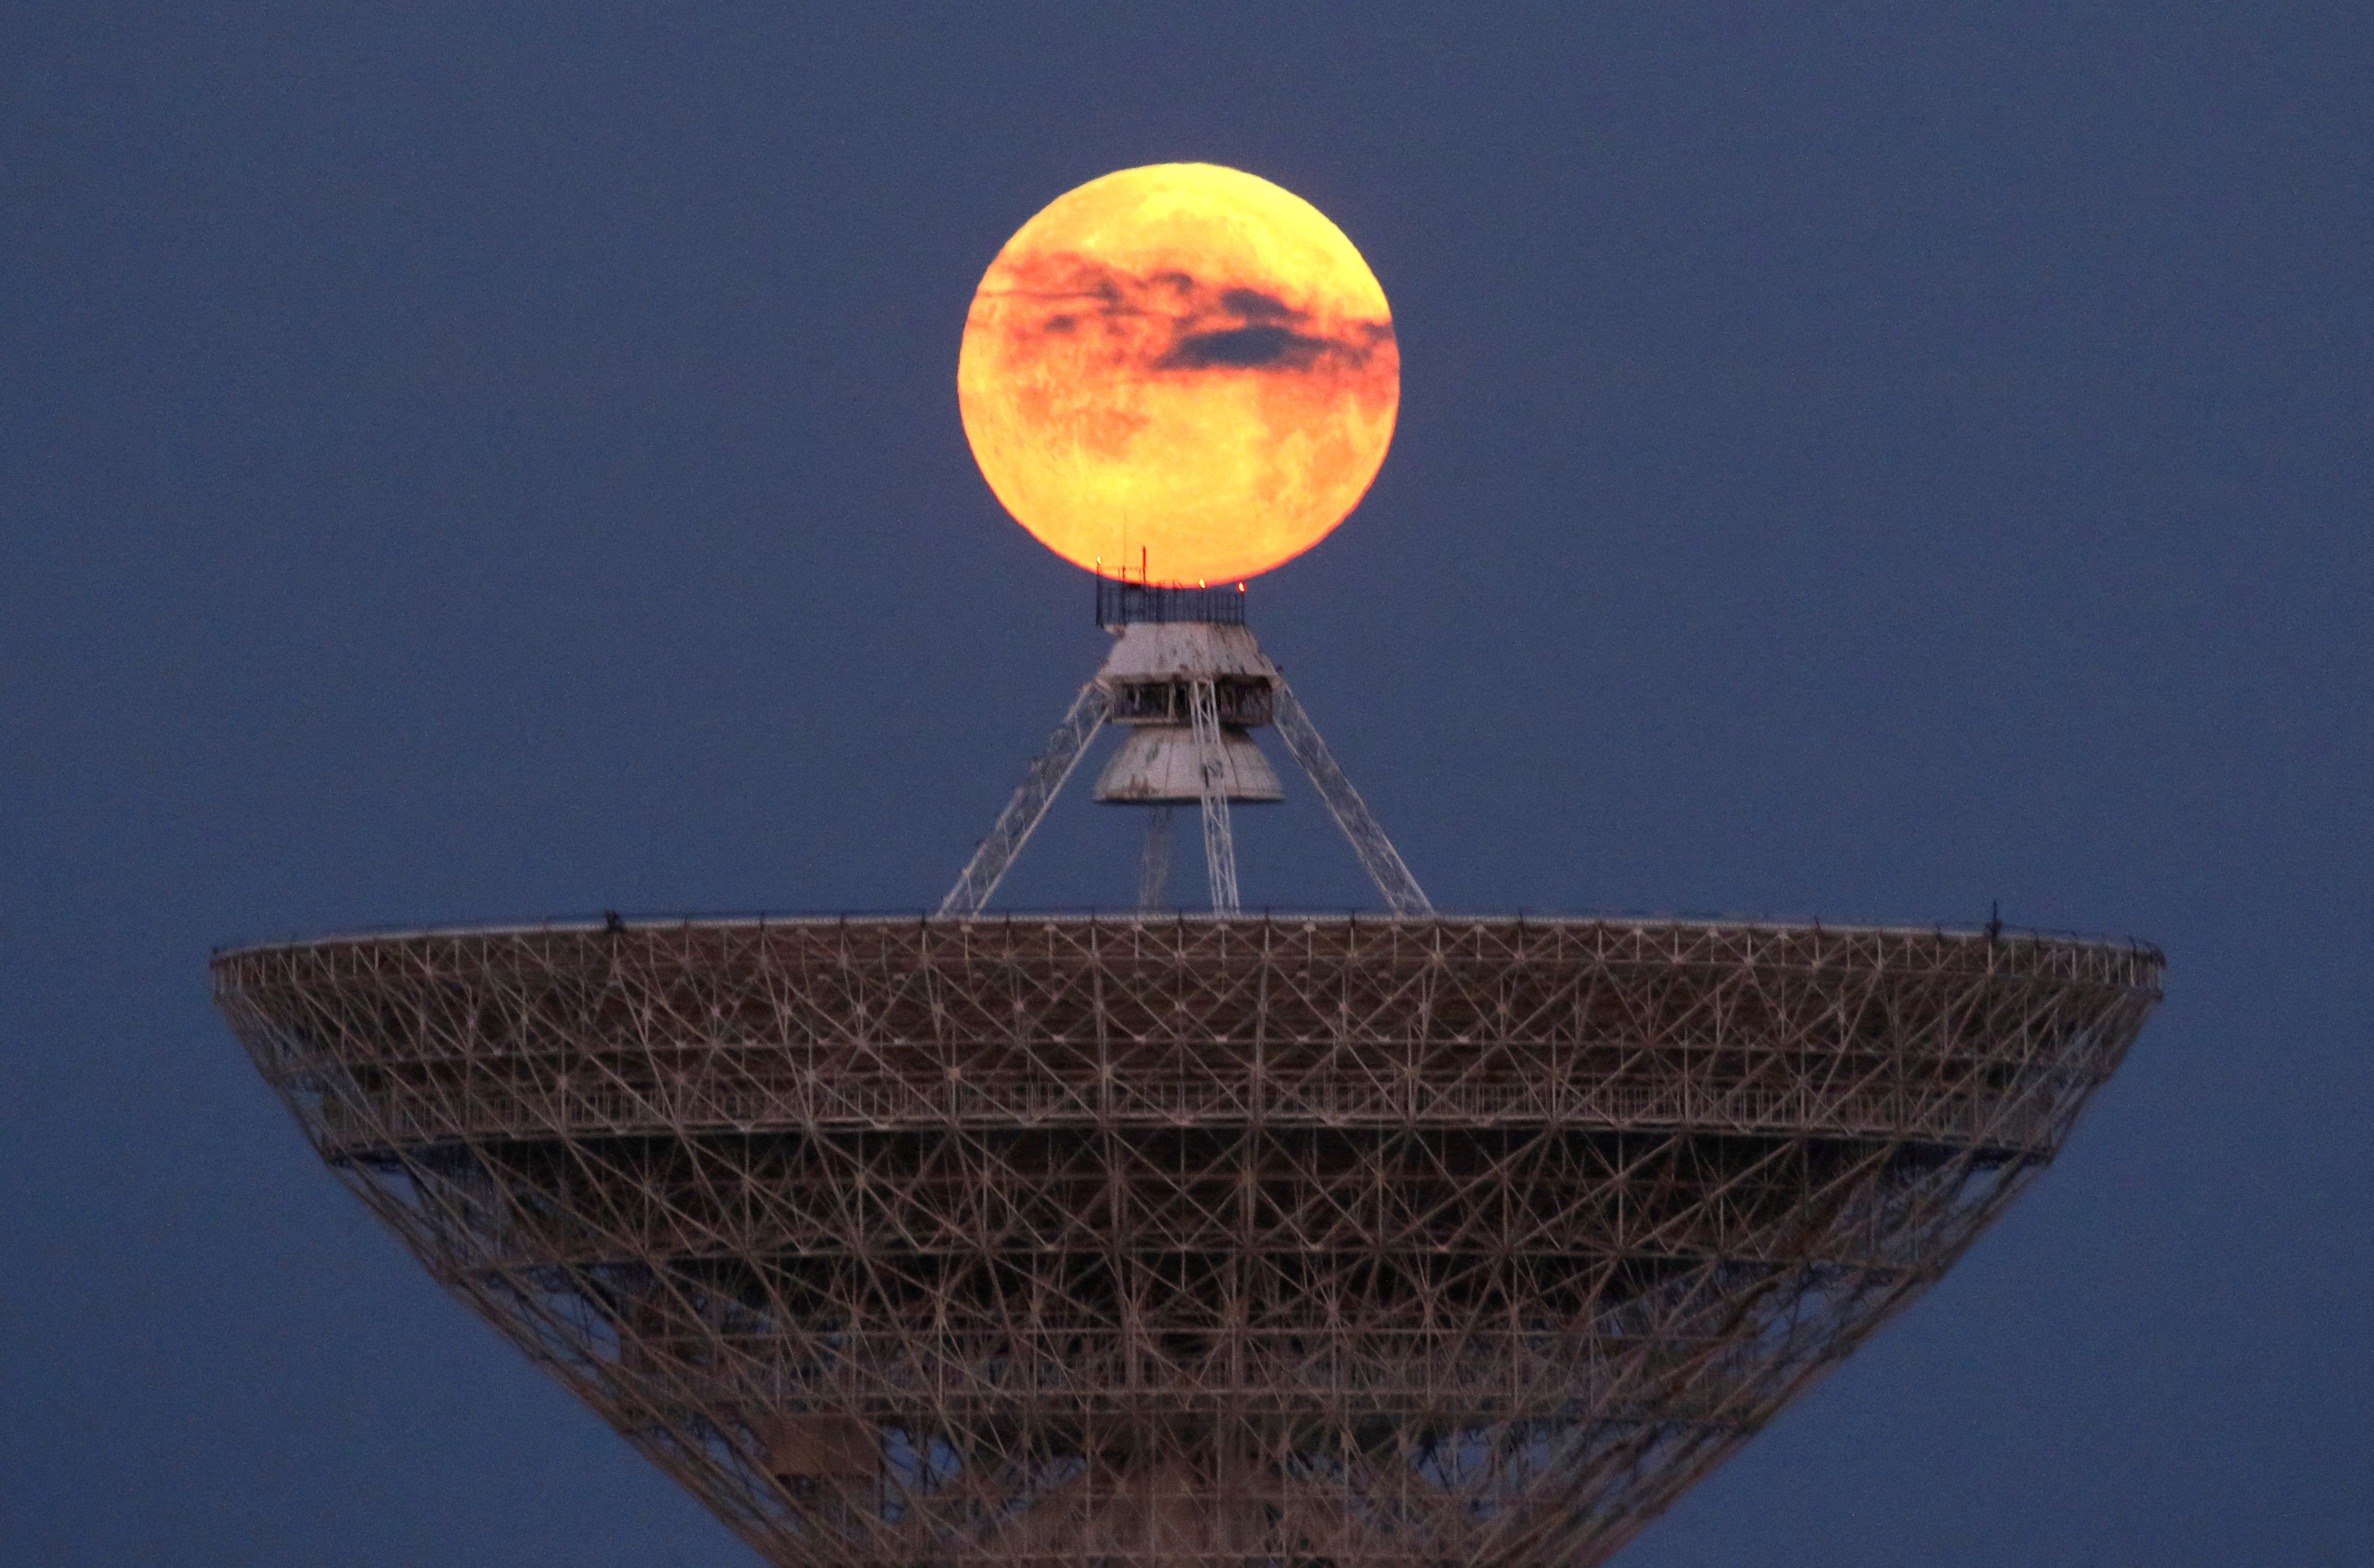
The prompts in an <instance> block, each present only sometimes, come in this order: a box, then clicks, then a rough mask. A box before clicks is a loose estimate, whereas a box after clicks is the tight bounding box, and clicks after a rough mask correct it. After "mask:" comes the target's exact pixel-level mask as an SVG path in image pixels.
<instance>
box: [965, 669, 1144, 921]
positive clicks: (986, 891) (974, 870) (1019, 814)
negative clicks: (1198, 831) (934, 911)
mask: <svg viewBox="0 0 2374 1568" xmlns="http://www.w3.org/2000/svg"><path fill="white" fill-rule="evenodd" d="M1110 708H1111V702H1110V700H1109V699H1108V698H1107V697H1106V696H1105V692H1104V688H1102V687H1100V686H1099V685H1098V684H1097V683H1096V682H1095V681H1090V682H1088V684H1087V685H1086V686H1083V687H1081V688H1080V694H1079V695H1078V696H1077V697H1075V698H1074V699H1072V706H1071V710H1070V711H1069V712H1068V713H1065V714H1064V722H1063V723H1062V724H1060V725H1056V726H1055V733H1054V734H1052V735H1051V736H1049V737H1047V745H1046V747H1045V749H1042V750H1041V751H1040V753H1039V756H1038V759H1037V760H1035V761H1033V762H1032V763H1031V764H1030V772H1028V773H1027V774H1025V775H1024V776H1023V780H1022V787H1021V788H1020V789H1017V790H1016V791H1015V792H1014V798H1013V799H1011V800H1009V801H1007V802H1006V803H1005V810H1003V811H1001V812H999V813H998V815H997V822H996V824H995V825H994V826H993V827H992V828H991V829H990V830H989V837H987V838H985V839H983V840H981V846H980V847H979V848H977V849H975V850H974V851H973V852H972V859H971V860H970V861H968V862H967V863H966V865H965V868H964V875H963V876H961V877H958V878H957V885H956V886H955V887H953V888H950V889H949V890H948V896H947V897H946V898H945V899H942V900H941V901H940V913H941V914H980V913H981V906H982V905H984V904H986V903H988V902H989V895H990V894H992V893H993V892H995V891H996V890H997V884H998V883H1000V882H1002V881H1004V880H1005V873H1006V871H1007V870H1008V869H1009V868H1010V867H1012V866H1013V865H1014V857H1015V856H1016V855H1020V854H1021V853H1022V846H1023V845H1024V844H1025V843H1028V842H1029V838H1030V832H1031V830H1032V829H1034V828H1036V827H1038V825H1039V819H1040V818H1041V817H1044V816H1046V815H1047V808H1048V807H1049V806H1051V805H1052V804H1053V803H1054V799H1055V792H1056V791H1057V790H1059V789H1062V788H1063V787H1064V780H1065V779H1068V778H1070V777H1071V776H1072V770H1073V769H1074V768H1076V767H1078V766H1079V765H1080V758H1081V757H1082V756H1083V755H1085V754H1086V753H1087V749H1088V742H1089V741H1091V740H1093V739H1095V738H1096V734H1097V730H1098V728H1099V726H1100V725H1103V723H1104V722H1105V714H1106V713H1108V712H1109V711H1110Z"/></svg>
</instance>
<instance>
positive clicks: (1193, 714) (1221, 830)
mask: <svg viewBox="0 0 2374 1568" xmlns="http://www.w3.org/2000/svg"><path fill="white" fill-rule="evenodd" d="M1187 718H1188V722H1189V723H1190V724H1191V725H1193V727H1194V731H1195V756H1196V760H1197V762H1198V763H1199V764H1200V766H1199V767H1198V768H1197V770H1196V772H1197V773H1198V775H1199V776H1200V778H1201V780H1202V783H1203V788H1204V869H1205V873H1206V875H1207V876H1208V878H1209V879H1210V881H1211V884H1212V911H1213V913H1214V914H1236V913H1237V835H1236V832H1235V831H1234V830H1233V829H1232V828H1231V827H1230V826H1229V824H1228V762H1227V760H1226V759H1225V758H1223V757H1222V756H1221V754H1220V696H1219V691H1218V690H1217V688H1216V687H1215V685H1214V684H1213V683H1212V682H1211V681H1209V680H1197V681H1192V682H1190V683H1189V684H1188V687H1187Z"/></svg>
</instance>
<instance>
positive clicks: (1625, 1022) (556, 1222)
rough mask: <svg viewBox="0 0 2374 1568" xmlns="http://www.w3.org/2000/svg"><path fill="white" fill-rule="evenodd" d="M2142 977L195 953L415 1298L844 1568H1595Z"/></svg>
mask: <svg viewBox="0 0 2374 1568" xmlns="http://www.w3.org/2000/svg"><path fill="white" fill-rule="evenodd" d="M1224 695H1225V694H1224V693H1219V692H1216V693H1215V701H1216V703H1217V702H1218V701H1219V700H1220V699H1221V697H1222V696H1224ZM1191 716H1192V715H1191ZM1160 761H1161V759H1159V758H1155V759H1152V760H1151V761H1150V762H1149V763H1148V767H1149V768H1152V767H1153V766H1154V764H1156V763H1160ZM1166 765H1167V764H1166ZM1066 768H1068V764H1066ZM1144 776H1148V777H1152V776H1157V773H1156V772H1146V773H1145V774H1144ZM1060 783H1061V779H1060V777H1056V778H1054V779H1053V780H1052V784H1060ZM1052 784H1050V786H1049V787H1050V788H1051V789H1052ZM1245 787H1247V788H1248V789H1250V788H1252V784H1247V785H1246V786H1245ZM1025 832H1026V833H1027V829H1026V830H1025ZM1015 842H1016V843H1017V845H1018V843H1019V837H1018V836H1017V839H1016V840H1015ZM994 882H995V878H994V877H990V878H986V879H985V880H984V881H983V882H982V883H981V894H982V896H984V897H985V896H986V893H987V891H988V889H989V888H991V887H993V886H994ZM2160 973H2161V960H2160V957H2159V955H2158V954H2157V952H2156V951H2153V950H2151V949H2143V948H2135V947H2129V946H2122V945H2116V944H2107V943H2090V942H2079V941H2072V940H2046V939H2040V938H2028V937H2007V936H2004V935H2002V934H2001V933H2000V932H1998V931H1994V930H1990V931H1988V932H1985V933H1969V934H1949V933H1943V932H1933V931H1883V930H1856V929H1837V928H1824V927H1818V926H1810V927H1809V926H1780V925H1720V924H1713V925H1698V924H1686V923H1671V922H1612V921H1592V920H1554V921H1539V920H1513V919H1451V918H1444V917H1434V916H1413V917H1394V918H1387V919H1381V920H1380V919H1367V918H1351V917H1343V916H1337V917H1331V918H1324V919H1299V918H1295V919H1288V918H1259V919H1254V918H1228V917H1226V916H1202V915H1196V916H1184V915H1172V916H1169V917H1163V918H1153V917H1146V916H1139V917H1127V916H1124V917H1121V918H1104V919H1095V918H1085V917H1078V918H1034V919H1022V918H1015V919H987V918H955V919H907V920H857V919H842V920H835V919H817V920H802V921H751V922H707V923H693V922H687V923H681V924H629V923H625V922H613V923H612V924H610V925H607V926H606V927H605V926H584V927H569V926H559V927H545V928H537V929H514V930H493V931H462V932H443V933H437V932H431V933H421V934H415V935H408V936H393V937H370V938H358V939H350V940H349V939H341V940H327V941H321V942H312V943H300V944H295V945H290V946H282V947H269V948H254V949H243V950H239V951H233V952H229V953H226V954H223V955H221V956H219V957H218V958H217V960H216V962H215V976H216V987H217V1000H218V1002H219V1004H220V1006H221V1008H223V1011H224V1012H225V1014H226V1015H227V1016H228V1018H229V1020H230V1021H231V1023H232V1025H233V1027H234V1028H235V1029H236V1030H237V1032H238V1033H239V1035H240V1038H241V1040H242V1041H243V1042H244V1043H246V1045H247V1047H248V1049H249V1051H250V1052H251V1054H252V1055H253V1058H254V1061H255V1063H256V1065H257V1067H259V1068H261V1069H262V1071H263V1073H264V1076H265V1077H266V1078H267V1079H269V1080H270V1081H271V1083H272V1084H273V1086H274V1087H275V1088H276V1090H277V1091H279V1092H280V1093H281V1094H282V1096H283V1097H284V1098H285V1099H286V1100H287V1102H288V1104H289V1106H290V1108H291V1109H292V1110H293V1111H294V1112H295V1114H296V1115H297V1117H298V1119H299V1120H300V1123H301V1124H302V1125H303V1126H304V1128H305V1131H306V1133H307V1135H308V1136H309V1137H310V1138H311V1139H312V1140H313V1142H314V1144H315V1146H316V1148H317V1149H319V1150H320V1151H321V1153H322V1155H323V1158H324V1159H325V1160H326V1161H329V1163H330V1165H331V1166H332V1167H333V1168H334V1169H335V1171H337V1172H338V1173H340V1175H341V1176H343V1177H344V1178H345V1179H346V1180H347V1182H348V1183H349V1184H350V1185H352V1186H353V1187H354V1188H355V1190H356V1191H357V1192H358V1194H359V1195H360V1196H361V1197H362V1198H363V1200H364V1201H365V1202H366V1203H368V1204H369V1205H370V1207H371V1208H373V1210H374V1211H376V1212H377V1213H378V1214H379V1215H380V1216H381V1218H382V1219H383V1220H386V1221H387V1222H388V1223H389V1224H390V1225H391V1226H393V1227H394V1230H395V1231H396V1232H397V1233H398V1234H399V1235H401V1236H402V1237H403V1238H404V1240H405V1244H407V1245H408V1246H409V1247H411V1249H412V1250H413V1251H414V1252H415V1253H416V1254H417V1256H419V1257H420V1259H421V1261H422V1262H423V1263H424V1264H425V1265H426V1266H427V1267H429V1270H430V1271H431V1272H432V1273H433V1274H434V1275H435V1276H436V1277H437V1278H438V1279H440V1280H441V1281H443V1282H444V1283H445V1284H446V1285H447V1286H448V1287H449V1288H450V1289H452V1291H455V1292H456V1293H457V1294H458V1295H460V1296H461V1297H462V1298H463V1299H464V1301H466V1302H468V1303H470V1304H472V1305H473V1306H475V1307H476V1309H477V1310H479V1311H480V1312H481V1313H483V1314H485V1315H486V1316H487V1317H488V1319H489V1320H490V1321H492V1322H493V1323H494V1324H496V1325H497V1326H499V1327H500V1328H501V1329H502V1330H503V1331H504V1332H505V1333H506V1334H508V1335H510V1336H511V1338H512V1339H513V1340H514V1341H515V1342H516V1343H517V1344H519V1345H520V1346H521V1348H522V1349H523V1350H525V1351H526V1352H527V1353H528V1354H529V1355H531V1356H532V1357H534V1358H535V1359H536V1360H537V1361H538V1362H541V1363H542V1364H543V1365H544V1366H546V1368H547V1369H549V1370H550V1371H551V1372H552V1373H554V1374H555V1375H556V1376H558V1378H559V1379H560V1380H561V1381H563V1382H564V1383H566V1384H567V1385H569V1386H570V1387H571V1388H573V1389H574V1390H576V1391H577V1392H578V1393H579V1394H581V1395H582V1396H583V1397H585V1399H586V1400H587V1401H588V1402H590V1403H591V1404H592V1405H593V1407H594V1409H597V1410H599V1411H600V1412H601V1413H602V1415H603V1416H604V1417H605V1419H606V1420H607V1421H610V1422H611V1423H612V1424H614V1425H615V1426H616V1427H617V1429H618V1430H619V1431H620V1432H623V1433H624V1434H625V1435H626V1436H627V1438H628V1439H629V1441H630V1442H632V1443H634V1444H636V1445H637V1446H638V1447H640V1448H641V1450H642V1451H643V1452H644V1453H645V1454H647V1455H649V1456H651V1457H652V1459H653V1460H655V1461H656V1462H657V1463H659V1464H660V1465H662V1466H663V1467H664V1468H666V1469H667V1470H668V1471H669V1472H670V1473H672V1474H673V1475H675V1476H676V1477H677V1478H678V1479H679V1480H682V1481H683V1482H684V1483H685V1484H686V1485H688V1487H690V1488H691V1489H692V1490H693V1491H696V1492H697V1493H699V1495H700V1496H701V1497H702V1498H703V1499H704V1500H705V1501H707V1502H708V1503H710V1505H711V1506H712V1507H713V1508H714V1509H716V1511H717V1512H718V1513H719V1514H720V1515H722V1516H723V1518H724V1519H725V1520H726V1521H727V1522H728V1523H729V1524H730V1525H731V1526H732V1527H734V1528H735V1530H736V1531H738V1532H739V1533H740V1534H741V1535H742V1537H743V1538H744V1539H746V1540H747V1541H748V1542H749V1543H750V1544H751V1545H752V1546H753V1547H755V1548H756V1549H757V1550H759V1551H760V1552H762V1553H763V1554H765V1555H766V1556H767V1558H768V1559H769V1560H770V1562H776V1563H780V1564H785V1565H791V1564H801V1565H813V1568H911V1565H913V1568H920V1565H922V1564H926V1563H929V1564H935V1565H945V1568H1011V1565H1036V1568H1091V1565H1094V1568H1155V1565H1157V1564H1162V1565H1186V1564H1197V1565H1203V1568H1289V1565H1293V1568H1307V1565H1310V1564H1317V1563H1322V1562H1323V1563H1327V1564H1332V1565H1334V1568H1370V1565H1374V1568H1389V1565H1390V1568H1451V1565H1459V1568H1465V1565H1468V1564H1475V1563H1504V1564H1512V1565H1513V1564H1522V1565H1532V1564H1540V1565H1544V1568H1549V1565H1557V1568H1584V1565H1587V1564H1592V1563H1596V1562H1601V1561H1602V1560H1604V1558H1605V1557H1606V1556H1607V1555H1608V1554H1609V1553H1611V1552H1613V1551H1614V1550H1616V1548H1617V1547H1618V1546H1620V1545H1621V1544H1622V1543H1623V1542H1624V1541H1625V1540H1626V1539H1629V1538H1630V1537H1631V1536H1632V1535H1633V1534H1634V1533H1635V1532H1637V1531H1638V1530H1639V1528H1640V1527H1641V1526H1642V1525H1643V1524H1644V1523H1645V1522H1646V1521H1647V1520H1649V1519H1650V1518H1651V1517H1652V1516H1653V1515H1655V1514H1656V1513H1657V1512H1658V1511H1659V1510H1660V1509H1662V1508H1663V1507H1664V1506H1665V1505H1666V1504H1667V1503H1670V1502H1671V1501H1672V1500H1673V1499H1674V1497H1675V1495H1676V1494H1677V1493H1678V1492H1679V1491H1681V1489H1682V1488H1683V1487H1685V1486H1686V1485H1687V1484H1688V1483H1689V1482H1690V1481H1691V1480H1694V1479H1695V1478H1696V1477H1698V1475H1700V1474H1702V1473H1704V1472H1705V1471H1706V1470H1708V1469H1709V1468H1711V1467H1713V1466H1714V1465H1715V1464H1716V1463H1718V1462H1719V1461H1720V1460H1721V1459H1722V1457H1723V1456H1725V1455H1727V1454H1729V1453H1731V1452H1732V1451H1733V1449H1735V1448H1736V1447H1737V1446H1738V1445H1739V1444H1741V1443H1742V1442H1744V1441H1745V1440H1746V1438H1747V1437H1748V1436H1749V1435H1750V1434H1752V1433H1753V1432H1756V1431H1757V1429H1758V1428H1760V1427H1761V1426H1762V1425H1763V1424H1764V1423H1765V1422H1766V1421H1769V1420H1770V1419H1771V1417H1772V1416H1773V1414H1774V1413H1775V1412H1776V1411H1777V1410H1778V1409H1780V1407H1781V1406H1782V1404H1784V1403H1785V1402H1786V1401H1787V1400H1788V1399H1789V1398H1790V1397H1792V1396H1793V1395H1794V1394H1795V1393H1797V1392H1798V1391H1799V1390H1801V1389H1803V1388H1804V1387H1805V1386H1807V1385H1809V1384H1810V1383H1811V1382H1812V1381H1814V1380H1815V1379H1816V1378H1817V1377H1818V1376H1820V1375H1821V1373H1823V1372H1824V1371H1825V1370H1826V1369H1828V1367H1830V1366H1832V1365H1834V1364H1836V1362H1838V1361H1839V1358H1841V1357H1842V1356H1844V1355H1846V1354H1847V1353H1848V1352H1849V1351H1850V1350H1852V1349H1853V1348H1854V1346H1855V1345H1856V1344H1857V1343H1859V1342H1860V1341H1861V1340H1862V1339H1863V1338H1864V1337H1865V1336H1867V1335H1868V1334H1870V1333H1871V1332H1872V1331H1873V1329H1875V1327H1876V1326H1879V1325H1880V1324H1881V1323H1882V1322H1884V1321H1885V1320H1886V1318H1887V1317H1888V1316H1889V1315H1891V1314H1893V1313H1895V1312H1897V1311H1898V1310H1899V1309H1901V1308H1902V1307H1903V1306H1904V1305H1905V1304H1906V1303H1909V1302H1910V1301H1912V1300H1913V1299H1914V1298H1916V1297H1917V1296H1919V1295H1920V1294H1921V1293H1922V1291H1924V1290H1926V1289H1927V1288H1928V1287H1929V1286H1930V1285H1931V1284H1932V1283H1933V1282H1934V1281H1935V1280H1936V1279H1938V1277H1939V1276H1940V1275H1941V1274H1942V1273H1943V1272H1944V1271H1945V1268H1946V1267H1948V1266H1949V1265H1950V1264H1951V1263H1952V1262H1953V1261H1954V1259H1955V1258H1956V1257H1957V1256H1959V1255H1960V1253H1961V1252H1962V1250H1963V1249H1964V1248H1965V1247H1966V1246H1968V1245H1969V1243H1970V1241H1971V1240H1972V1238H1973V1237H1975V1236H1976V1235H1977V1234H1978V1233H1979V1232H1980V1230H1981V1229H1982V1228H1983V1227H1984V1226H1985V1225H1986V1224H1987V1223H1988V1221H1990V1220H1992V1219H1993V1218H1994V1216H1995V1215H1996V1214H1998V1213H1999V1212H2001V1210H2002V1209H2003V1208H2004V1205H2005V1204H2007V1203H2008V1202H2009V1201H2010V1200H2011V1199H2012V1198H2013V1197H2014V1196H2016V1194H2017V1193H2018V1192H2019V1190H2020V1189H2021V1188H2022V1187H2024V1186H2025V1185H2027V1183H2029V1182H2030V1181H2032V1180H2033V1179H2034V1178H2035V1177H2036V1175H2037V1174H2038V1173H2039V1172H2040V1171H2041V1170H2042V1169H2043V1168H2044V1167H2045V1165H2046V1163H2047V1162H2048V1161H2050V1160H2051V1158H2052V1155H2053V1153H2054V1151H2055V1150H2056V1149H2058V1148H2059V1147H2060V1146H2061V1143H2062V1141H2063V1138H2065V1136H2066V1135H2067V1133H2068V1131H2069V1128H2070V1126H2071V1124H2072V1122H2073V1120H2074V1118H2075V1116H2076V1115H2077V1113H2078V1110H2079V1108H2080V1106H2081V1105H2082V1104H2083V1103H2084V1102H2085V1101H2086V1097H2087V1095H2088V1094H2090V1093H2091V1092H2092V1091H2093V1090H2094V1089H2095V1087H2096V1086H2098V1084H2100V1083H2101V1082H2102V1081H2103V1080H2104V1079H2106V1078H2107V1077H2108V1076H2109V1075H2110V1072H2111V1071H2112V1069H2113V1068H2115V1067H2117V1065H2118V1063H2119V1061H2120V1059H2121V1056H2122V1055H2124V1054H2125V1052H2126V1050H2127V1048H2128V1046H2129V1044H2130V1043H2132V1042H2133V1039H2134V1037H2135V1034H2136V1032H2137V1031H2138V1030H2139V1029H2140V1028H2141V1027H2142V1024H2143V1022H2144V1020H2145V1016H2146V1015H2147V1014H2148V1013H2149V1011H2150V1009H2151V1008H2152V1006H2153V1005H2154V1003H2155V1002H2156V1001H2157V998H2158V995H2159V979H2160Z"/></svg>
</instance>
